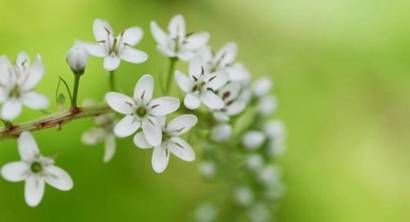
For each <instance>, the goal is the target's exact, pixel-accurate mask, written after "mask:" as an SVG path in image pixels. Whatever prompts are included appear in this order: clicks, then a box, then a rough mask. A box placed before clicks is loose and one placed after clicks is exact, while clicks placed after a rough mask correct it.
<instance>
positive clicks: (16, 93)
mask: <svg viewBox="0 0 410 222" xmlns="http://www.w3.org/2000/svg"><path fill="white" fill-rule="evenodd" d="M9 96H10V97H12V98H18V97H20V90H19V88H18V87H17V86H15V87H14V88H13V89H12V90H11V91H10V94H9Z"/></svg>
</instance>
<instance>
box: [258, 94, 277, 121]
mask: <svg viewBox="0 0 410 222" xmlns="http://www.w3.org/2000/svg"><path fill="white" fill-rule="evenodd" d="M277 107H278V103H277V99H276V97H275V96H271V95H266V96H263V97H261V98H260V99H259V101H258V104H257V109H258V112H259V113H260V114H262V115H263V116H268V115H270V114H272V113H273V112H274V111H275V110H276V109H277Z"/></svg>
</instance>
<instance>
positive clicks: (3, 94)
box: [0, 73, 9, 103]
mask: <svg viewBox="0 0 410 222" xmlns="http://www.w3.org/2000/svg"><path fill="white" fill-rule="evenodd" d="M0 75H1V73H0ZM8 94H9V93H8V91H7V90H6V89H5V88H3V87H1V86H0V103H4V101H6V99H7V98H8Z"/></svg>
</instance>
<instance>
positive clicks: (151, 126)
mask: <svg viewBox="0 0 410 222" xmlns="http://www.w3.org/2000/svg"><path fill="white" fill-rule="evenodd" d="M153 92H154V80H153V78H152V76H151V75H149V74H145V75H143V76H142V77H141V78H140V79H139V80H138V82H137V84H136V85H135V89H134V94H133V97H129V96H127V95H124V94H121V93H118V92H109V93H107V94H106V95H105V100H106V102H107V103H108V105H109V106H110V107H111V108H112V109H113V110H114V111H116V112H118V113H121V114H124V115H125V117H124V118H123V119H121V120H120V121H119V122H118V124H116V125H115V127H114V134H115V135H116V136H118V137H127V136H130V135H132V134H133V133H135V132H136V131H137V130H138V129H139V128H140V127H141V128H142V132H143V133H144V135H145V138H146V139H147V141H148V143H149V144H151V145H152V146H155V147H156V146H159V145H160V144H161V142H162V137H163V135H162V131H161V122H160V119H161V117H163V116H165V115H168V114H170V113H172V112H174V111H176V110H177V109H178V108H179V105H180V103H179V100H178V99H177V98H175V97H169V96H164V97H159V98H156V99H152V94H153ZM136 136H137V135H136Z"/></svg>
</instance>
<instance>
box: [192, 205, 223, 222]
mask: <svg viewBox="0 0 410 222" xmlns="http://www.w3.org/2000/svg"><path fill="white" fill-rule="evenodd" d="M217 216H218V210H217V208H216V206H215V205H214V204H213V203H211V202H206V203H203V204H202V205H200V206H199V207H198V208H197V209H196V210H195V213H194V219H195V221H197V222H212V221H215V220H216V218H217Z"/></svg>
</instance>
